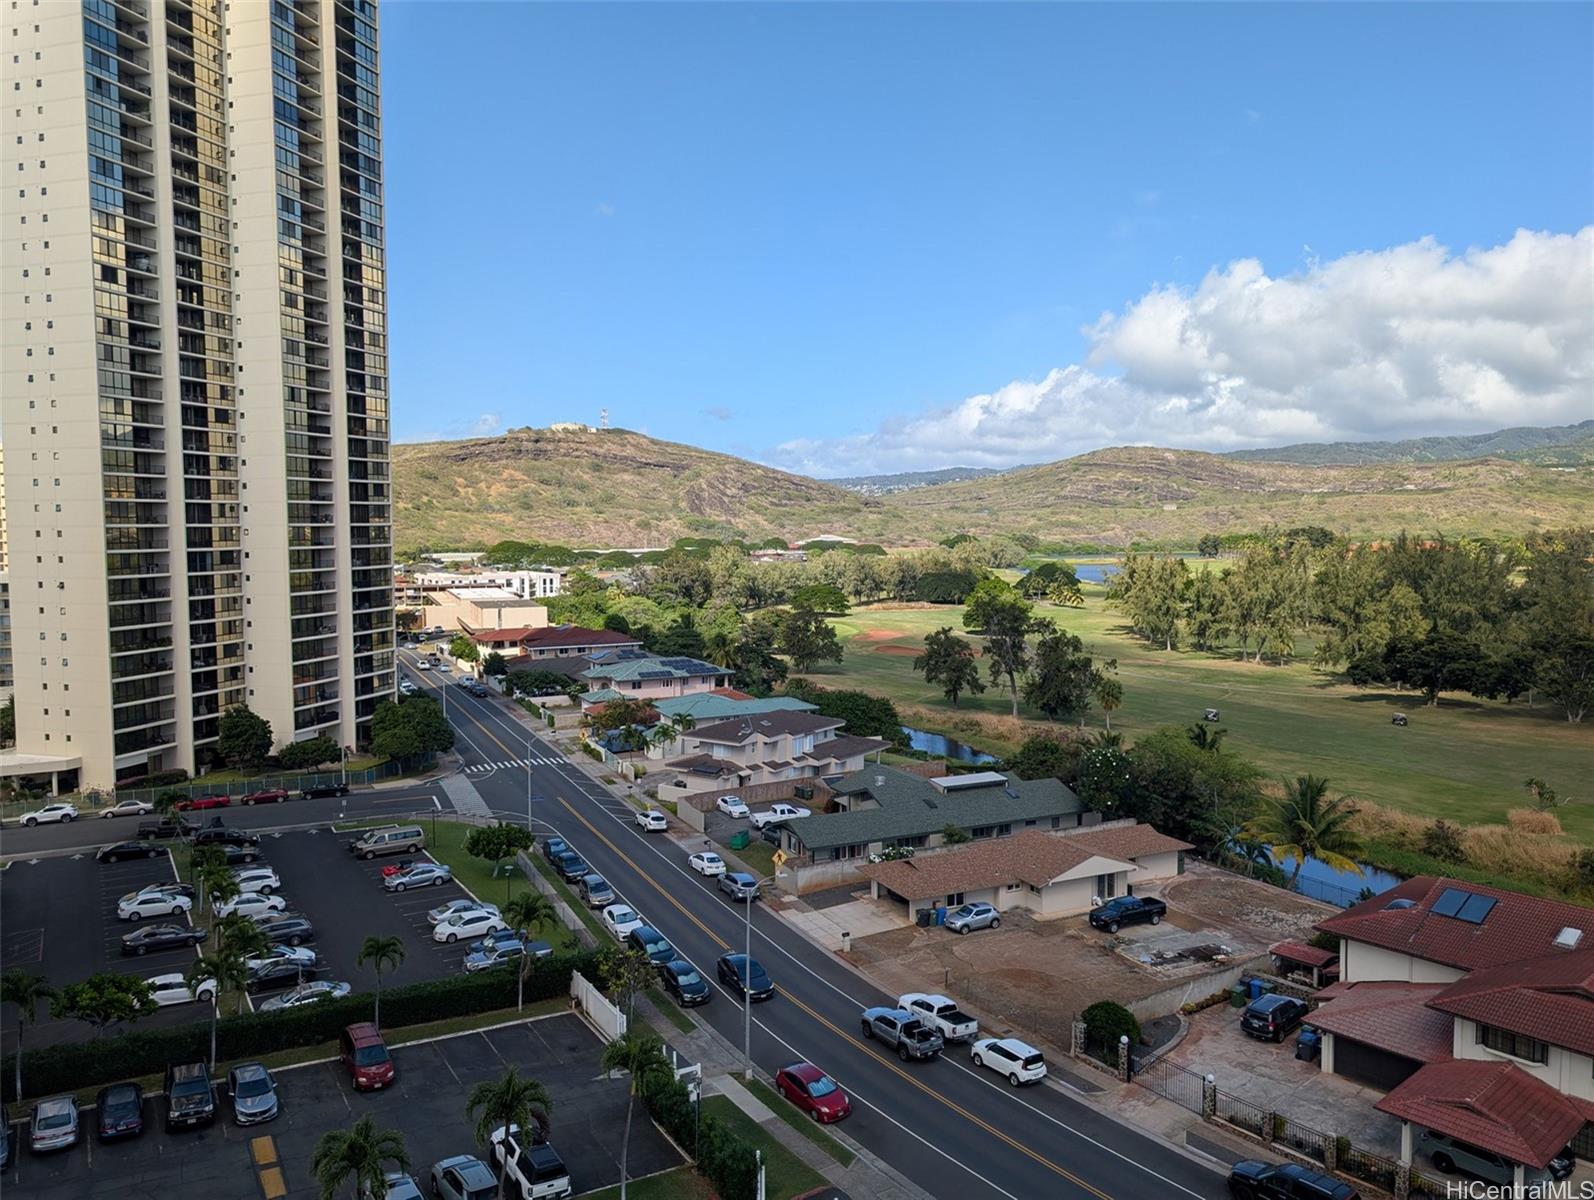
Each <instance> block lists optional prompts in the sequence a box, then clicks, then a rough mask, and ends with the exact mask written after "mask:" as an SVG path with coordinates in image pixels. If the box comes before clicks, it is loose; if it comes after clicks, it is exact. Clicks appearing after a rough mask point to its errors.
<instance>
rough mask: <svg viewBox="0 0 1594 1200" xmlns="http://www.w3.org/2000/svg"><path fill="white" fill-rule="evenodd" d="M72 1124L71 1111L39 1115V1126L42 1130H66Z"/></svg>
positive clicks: (65, 1110) (64, 1110)
mask: <svg viewBox="0 0 1594 1200" xmlns="http://www.w3.org/2000/svg"><path fill="white" fill-rule="evenodd" d="M70 1124H72V1113H71V1110H70V1109H62V1110H61V1111H59V1112H49V1113H40V1114H39V1120H38V1126H39V1128H40V1129H65V1128H66V1127H67V1126H68V1125H70Z"/></svg>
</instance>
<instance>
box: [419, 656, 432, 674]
mask: <svg viewBox="0 0 1594 1200" xmlns="http://www.w3.org/2000/svg"><path fill="white" fill-rule="evenodd" d="M415 669H416V670H417V671H430V670H431V669H432V664H431V663H430V662H428V661H427V660H426V659H424V658H423V659H421V660H420V661H419V662H417V663H416V664H415Z"/></svg>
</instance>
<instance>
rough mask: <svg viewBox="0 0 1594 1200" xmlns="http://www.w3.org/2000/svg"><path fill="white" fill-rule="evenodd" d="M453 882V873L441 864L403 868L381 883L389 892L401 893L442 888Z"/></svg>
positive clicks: (425, 864) (423, 864)
mask: <svg viewBox="0 0 1594 1200" xmlns="http://www.w3.org/2000/svg"><path fill="white" fill-rule="evenodd" d="M453 881H454V872H453V871H452V870H451V869H449V868H448V867H446V866H444V865H443V864H442V863H416V864H414V865H413V866H409V867H405V868H404V869H403V870H402V871H399V872H397V873H396V874H393V875H389V876H388V877H387V878H386V879H384V880H383V881H382V886H383V887H385V888H386V889H387V890H388V891H390V892H402V891H403V890H404V889H405V888H413V887H442V886H443V884H445V883H452V882H453Z"/></svg>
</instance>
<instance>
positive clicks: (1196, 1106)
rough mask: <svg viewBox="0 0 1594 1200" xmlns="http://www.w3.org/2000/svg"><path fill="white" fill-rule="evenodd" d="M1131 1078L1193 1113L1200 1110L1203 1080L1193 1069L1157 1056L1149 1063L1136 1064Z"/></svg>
mask: <svg viewBox="0 0 1594 1200" xmlns="http://www.w3.org/2000/svg"><path fill="white" fill-rule="evenodd" d="M1132 1078H1133V1079H1134V1081H1135V1082H1136V1083H1138V1084H1139V1085H1140V1086H1141V1087H1143V1088H1145V1089H1147V1090H1148V1091H1152V1092H1155V1093H1156V1094H1157V1095H1159V1096H1161V1097H1162V1098H1163V1099H1164V1100H1172V1101H1173V1102H1174V1103H1175V1104H1177V1105H1179V1106H1180V1107H1181V1108H1187V1109H1189V1110H1190V1111H1191V1112H1193V1113H1198V1112H1200V1111H1201V1090H1202V1087H1203V1085H1204V1082H1205V1081H1204V1080H1203V1079H1202V1078H1201V1076H1200V1075H1199V1074H1198V1073H1197V1072H1195V1071H1191V1070H1188V1069H1186V1068H1185V1067H1181V1066H1180V1065H1179V1064H1178V1063H1172V1062H1169V1061H1168V1060H1167V1059H1165V1058H1158V1059H1154V1060H1153V1061H1151V1062H1149V1063H1142V1064H1136V1066H1135V1072H1134V1075H1133V1076H1132Z"/></svg>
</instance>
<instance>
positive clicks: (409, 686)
mask: <svg viewBox="0 0 1594 1200" xmlns="http://www.w3.org/2000/svg"><path fill="white" fill-rule="evenodd" d="M398 687H399V695H401V696H414V695H417V694H418V693H419V692H420V690H421V689H420V688H418V687H416V686H415V685H414V684H413V683H411V682H410V681H409V680H408V679H400V680H399V685H398ZM406 1178H408V1176H406Z"/></svg>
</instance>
